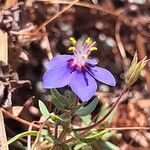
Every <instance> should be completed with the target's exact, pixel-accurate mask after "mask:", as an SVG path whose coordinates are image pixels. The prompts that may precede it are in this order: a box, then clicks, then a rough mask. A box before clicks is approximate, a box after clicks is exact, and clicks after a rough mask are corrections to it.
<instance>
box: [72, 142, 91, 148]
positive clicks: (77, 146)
mask: <svg viewBox="0 0 150 150" xmlns="http://www.w3.org/2000/svg"><path fill="white" fill-rule="evenodd" d="M82 149H86V150H92V147H91V146H90V145H88V144H87V143H79V144H77V145H75V147H74V148H73V150H82Z"/></svg>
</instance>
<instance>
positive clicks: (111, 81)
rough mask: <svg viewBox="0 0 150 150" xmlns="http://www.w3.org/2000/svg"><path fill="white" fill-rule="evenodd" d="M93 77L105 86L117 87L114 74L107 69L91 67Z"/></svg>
mask: <svg viewBox="0 0 150 150" xmlns="http://www.w3.org/2000/svg"><path fill="white" fill-rule="evenodd" d="M91 71H92V75H93V77H94V78H95V79H97V80H99V81H100V82H103V83H105V84H108V85H111V86H115V85H116V80H115V78H114V76H113V75H112V73H111V72H110V71H108V70H107V69H104V68H101V67H93V68H92V67H91Z"/></svg>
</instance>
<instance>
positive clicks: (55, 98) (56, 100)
mask: <svg viewBox="0 0 150 150" xmlns="http://www.w3.org/2000/svg"><path fill="white" fill-rule="evenodd" d="M51 96H52V103H53V104H54V105H55V107H56V108H58V109H61V110H63V109H64V108H66V107H67V105H66V102H67V100H66V98H64V96H62V95H61V94H60V93H59V92H58V91H57V90H56V89H51Z"/></svg>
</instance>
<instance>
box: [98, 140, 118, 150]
mask: <svg viewBox="0 0 150 150" xmlns="http://www.w3.org/2000/svg"><path fill="white" fill-rule="evenodd" d="M96 143H97V144H98V145H99V146H100V147H101V148H103V149H105V150H119V149H120V148H119V147H118V146H116V145H115V144H113V143H111V142H109V141H97V142H96Z"/></svg>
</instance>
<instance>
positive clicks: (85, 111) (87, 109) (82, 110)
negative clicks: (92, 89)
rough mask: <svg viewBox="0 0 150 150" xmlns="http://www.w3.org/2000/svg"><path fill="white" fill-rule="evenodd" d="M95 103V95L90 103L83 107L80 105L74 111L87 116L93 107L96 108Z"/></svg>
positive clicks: (96, 100) (96, 102)
mask: <svg viewBox="0 0 150 150" xmlns="http://www.w3.org/2000/svg"><path fill="white" fill-rule="evenodd" d="M97 104H98V98H97V97H96V98H95V99H94V100H93V101H92V102H91V103H90V104H88V105H87V106H85V107H81V108H80V109H78V110H77V111H76V112H75V114H77V115H79V116H87V115H89V114H90V113H91V112H93V111H94V109H95V108H96V106H97Z"/></svg>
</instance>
